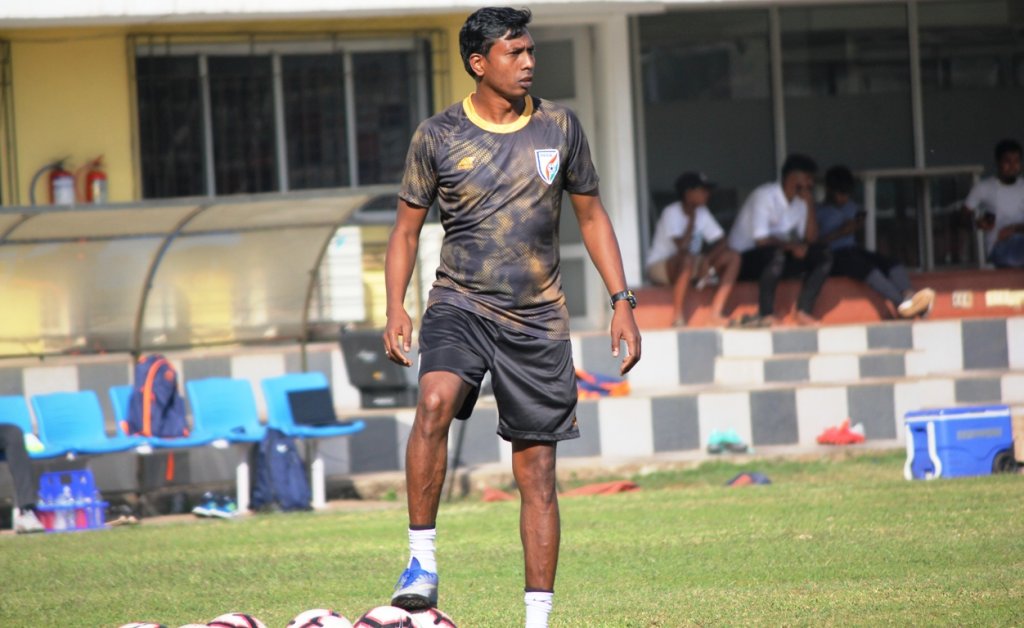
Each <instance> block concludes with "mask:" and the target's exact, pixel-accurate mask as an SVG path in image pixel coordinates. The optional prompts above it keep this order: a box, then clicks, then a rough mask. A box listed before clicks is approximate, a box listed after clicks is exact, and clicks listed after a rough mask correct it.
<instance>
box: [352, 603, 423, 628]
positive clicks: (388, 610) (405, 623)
mask: <svg viewBox="0 0 1024 628" xmlns="http://www.w3.org/2000/svg"><path fill="white" fill-rule="evenodd" d="M353 628H416V623H415V622H414V621H413V619H412V615H410V614H409V613H407V612H406V611H403V610H402V609H400V608H398V607H396V606H378V607H377V608H371V609H370V610H368V611H366V612H365V613H363V616H362V617H360V618H359V619H357V620H356V623H355V624H353Z"/></svg>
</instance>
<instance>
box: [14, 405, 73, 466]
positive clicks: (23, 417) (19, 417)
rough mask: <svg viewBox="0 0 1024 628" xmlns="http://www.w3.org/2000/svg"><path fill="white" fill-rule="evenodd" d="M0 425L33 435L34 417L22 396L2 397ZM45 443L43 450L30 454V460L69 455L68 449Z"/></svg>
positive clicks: (41, 440) (42, 441)
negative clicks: (12, 426) (4, 424)
mask: <svg viewBox="0 0 1024 628" xmlns="http://www.w3.org/2000/svg"><path fill="white" fill-rule="evenodd" d="M0 423H9V424H11V425H14V426H15V427H17V428H19V429H20V430H21V431H22V432H24V433H25V434H33V433H34V432H33V431H32V416H31V415H30V414H29V412H28V404H27V403H25V398H24V397H22V396H21V395H5V396H2V397H0ZM39 441H40V442H41V443H43V450H42V451H36V452H32V451H30V452H28V456H29V458H54V457H57V456H63V455H64V454H66V453H68V451H67V449H62V448H59V447H55V446H54V445H53V444H52V443H47V442H46V441H44V440H43V439H41V438H40V439H39Z"/></svg>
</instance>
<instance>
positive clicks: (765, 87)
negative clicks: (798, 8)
mask: <svg viewBox="0 0 1024 628" xmlns="http://www.w3.org/2000/svg"><path fill="white" fill-rule="evenodd" d="M638 22H639V38H640V42H639V43H640V46H639V48H640V54H641V66H642V67H641V72H642V81H643V116H644V141H645V147H646V154H647V177H648V185H649V188H650V190H651V196H652V199H651V200H652V202H653V206H652V210H653V211H651V212H650V220H649V222H650V224H648V225H647V226H646V231H647V233H648V234H649V233H652V232H653V230H654V225H655V223H656V222H657V220H658V216H659V214H660V211H661V208H662V207H664V206H665V205H667V204H668V203H670V202H672V201H674V200H675V198H674V196H675V193H674V192H673V191H672V187H673V182H674V181H675V179H676V177H677V176H678V175H679V173H680V172H682V171H684V170H701V171H703V172H705V173H707V175H708V176H709V177H710V178H711V179H712V180H714V181H716V182H718V184H719V186H718V188H717V189H716V190H715V192H714V194H713V195H712V197H711V200H710V203H709V205H710V208H711V210H712V211H713V212H714V213H715V215H716V216H717V217H718V218H719V221H720V222H723V223H725V224H724V226H726V227H727V226H728V224H729V223H731V221H732V216H733V215H734V214H735V211H736V210H737V209H738V208H739V206H740V205H741V204H742V203H743V200H744V198H745V196H746V194H747V193H748V192H749V191H750V190H751V189H753V188H754V187H756V186H758V185H760V184H761V183H764V182H765V181H769V180H772V179H774V178H775V176H776V175H775V165H774V162H775V149H774V146H775V142H774V139H773V134H772V103H771V97H770V96H771V87H770V86H771V81H770V62H769V54H768V49H769V48H768V12H767V11H743V10H740V11H721V12H719V11H713V12H697V11H686V12H682V11H680V12H674V13H673V12H670V13H666V14H658V15H650V16H642V17H640V18H639V19H638Z"/></svg>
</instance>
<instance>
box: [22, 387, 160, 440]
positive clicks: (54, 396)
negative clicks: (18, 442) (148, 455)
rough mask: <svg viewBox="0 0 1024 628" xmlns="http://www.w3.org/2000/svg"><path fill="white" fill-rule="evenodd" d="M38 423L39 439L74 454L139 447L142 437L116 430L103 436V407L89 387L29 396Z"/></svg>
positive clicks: (104, 431) (104, 430) (104, 432)
mask: <svg viewBox="0 0 1024 628" xmlns="http://www.w3.org/2000/svg"><path fill="white" fill-rule="evenodd" d="M32 408H33V409H34V410H35V412H36V421H37V422H38V423H39V439H40V440H41V441H43V443H52V444H53V446H54V447H56V448H57V449H60V448H64V449H65V450H66V451H68V452H69V453H74V454H86V455H89V454H110V453H116V452H119V451H127V450H129V449H132V448H135V447H139V446H142V445H145V444H146V439H144V438H140V437H137V436H125V435H124V434H120V433H118V434H116V435H115V436H107V432H106V428H105V427H104V421H103V408H102V406H100V400H99V399H98V398H97V397H96V393H94V392H93V391H91V390H82V391H79V392H58V393H49V394H44V395H33V396H32Z"/></svg>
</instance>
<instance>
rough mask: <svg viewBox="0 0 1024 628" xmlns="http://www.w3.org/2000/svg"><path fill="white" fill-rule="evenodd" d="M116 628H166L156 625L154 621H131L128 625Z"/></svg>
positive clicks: (165, 627)
mask: <svg viewBox="0 0 1024 628" xmlns="http://www.w3.org/2000/svg"><path fill="white" fill-rule="evenodd" d="M118 628H167V626H165V625H163V624H158V623H156V622H155V621H133V622H131V623H128V624H122V625H121V626H119V627H118Z"/></svg>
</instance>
